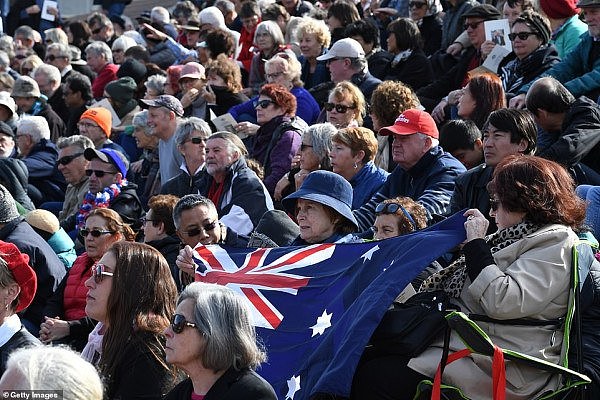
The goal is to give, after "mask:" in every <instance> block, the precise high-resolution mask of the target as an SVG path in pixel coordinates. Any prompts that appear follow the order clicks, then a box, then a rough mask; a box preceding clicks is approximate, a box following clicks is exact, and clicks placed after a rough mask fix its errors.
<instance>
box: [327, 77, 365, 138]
mask: <svg viewBox="0 0 600 400" xmlns="http://www.w3.org/2000/svg"><path fill="white" fill-rule="evenodd" d="M366 107H367V103H366V101H365V96H364V95H363V93H362V92H361V91H360V89H359V88H358V87H357V86H356V85H354V84H353V83H351V82H348V81H342V82H340V83H338V84H337V85H335V87H334V88H333V89H332V90H331V92H330V93H329V98H328V100H327V103H325V105H324V106H323V108H324V109H325V111H326V112H327V116H326V121H327V122H329V123H330V124H332V125H333V126H335V127H336V128H338V129H342V128H348V127H357V126H362V123H363V116H364V115H365V113H366V109H367V108H366Z"/></svg>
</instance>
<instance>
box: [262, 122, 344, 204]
mask: <svg viewBox="0 0 600 400" xmlns="http://www.w3.org/2000/svg"><path fill="white" fill-rule="evenodd" d="M336 132H337V129H335V127H334V126H333V125H331V124H329V123H324V124H315V125H311V126H310V127H308V129H307V130H306V131H304V134H303V135H302V144H301V145H300V160H299V165H298V167H296V168H293V169H292V170H290V172H288V173H287V174H285V175H284V176H283V177H282V178H281V179H280V180H279V182H277V186H275V193H274V195H273V199H274V200H275V201H281V199H282V198H284V197H286V196H287V195H289V194H292V193H294V192H295V191H296V189H297V188H299V187H300V186H302V182H304V178H306V176H307V175H308V174H310V173H311V172H313V171H316V170H318V169H324V170H327V171H330V170H331V159H330V158H329V155H330V153H331V148H332V145H333V143H332V141H331V138H332V137H333V135H334V134H335V133H336Z"/></svg>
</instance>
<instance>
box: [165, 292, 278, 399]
mask: <svg viewBox="0 0 600 400" xmlns="http://www.w3.org/2000/svg"><path fill="white" fill-rule="evenodd" d="M164 334H165V336H166V337H167V343H166V359H167V362H169V363H171V364H174V365H176V366H177V367H179V368H181V369H182V370H184V371H185V372H186V373H187V374H188V376H189V378H188V379H186V380H184V381H183V382H181V383H180V384H179V385H177V386H176V387H175V388H173V390H171V391H170V392H169V393H168V394H167V396H166V397H165V399H166V400H178V399H185V400H188V399H190V398H192V395H193V394H195V395H197V396H203V397H204V399H206V400H208V399H222V398H227V399H245V400H259V399H260V400H271V399H273V400H275V399H276V398H277V396H276V395H275V391H274V390H273V388H272V387H271V385H269V383H267V381H265V380H264V379H263V378H261V377H260V376H259V375H258V374H257V373H256V372H254V369H255V368H256V367H258V366H259V365H260V363H262V362H263V361H265V359H266V355H265V353H264V351H263V350H261V349H260V348H259V346H258V344H257V341H256V333H255V331H254V327H253V326H252V323H251V322H250V313H249V311H248V309H247V307H246V305H245V303H244V301H243V300H242V299H241V298H240V297H238V296H237V295H236V294H235V293H234V292H233V291H232V290H230V289H228V288H226V287H225V286H220V285H214V284H208V283H201V282H195V283H191V284H190V285H188V286H187V287H186V288H185V289H184V291H183V292H182V293H181V295H180V296H179V299H178V300H177V309H176V310H175V315H173V318H172V319H171V325H170V326H169V327H167V329H165V331H164Z"/></svg>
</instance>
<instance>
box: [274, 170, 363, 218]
mask: <svg viewBox="0 0 600 400" xmlns="http://www.w3.org/2000/svg"><path fill="white" fill-rule="evenodd" d="M297 199H304V200H311V201H314V202H315V203H319V204H323V205H325V206H328V207H330V208H332V209H333V210H334V211H337V212H338V213H339V214H340V215H342V216H343V217H345V218H346V219H347V220H348V221H350V222H352V223H353V224H354V226H356V228H358V222H356V218H354V214H352V186H351V185H350V183H349V182H348V181H347V180H346V179H344V178H343V177H342V176H341V175H338V174H336V173H334V172H330V171H321V170H319V171H313V172H311V173H310V174H308V176H307V177H306V179H304V183H302V186H301V187H300V189H298V190H297V191H295V192H294V193H292V194H290V195H289V196H287V197H286V198H285V199H283V200H282V201H281V202H282V204H283V206H284V207H285V209H286V210H287V211H288V212H289V213H291V214H295V212H296V201H297Z"/></svg>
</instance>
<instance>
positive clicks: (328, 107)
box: [324, 103, 356, 114]
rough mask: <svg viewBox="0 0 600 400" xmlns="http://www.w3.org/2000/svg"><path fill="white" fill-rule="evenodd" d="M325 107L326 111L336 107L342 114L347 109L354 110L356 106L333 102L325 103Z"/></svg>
mask: <svg viewBox="0 0 600 400" xmlns="http://www.w3.org/2000/svg"><path fill="white" fill-rule="evenodd" d="M324 107H325V111H333V109H334V108H335V111H337V112H339V113H340V114H344V113H345V112H346V111H348V110H354V109H355V108H356V107H350V106H345V105H343V104H333V103H325V105H324Z"/></svg>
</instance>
